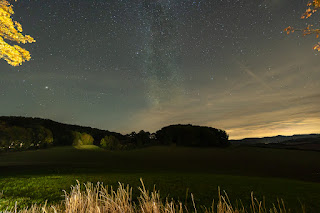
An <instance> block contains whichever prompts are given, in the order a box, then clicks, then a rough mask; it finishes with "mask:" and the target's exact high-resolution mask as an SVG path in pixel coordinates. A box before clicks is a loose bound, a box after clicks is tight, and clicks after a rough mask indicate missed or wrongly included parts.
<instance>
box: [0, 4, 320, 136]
mask: <svg viewBox="0 0 320 213" xmlns="http://www.w3.org/2000/svg"><path fill="white" fill-rule="evenodd" d="M306 4H307V1H306V0H297V1H292V0H254V1H253V0H214V1H213V0H90V1H88V0H68V1H66V0H59V1H58V0H21V1H17V2H13V5H14V10H15V15H14V16H13V19H14V20H16V21H19V22H20V23H21V24H22V26H23V28H24V33H26V34H30V35H31V36H33V37H34V38H35V39H36V40H37V42H36V43H33V44H27V45H23V47H24V48H26V49H28V50H29V51H30V53H31V56H32V59H31V61H29V62H26V63H24V64H23V65H22V66H20V67H11V66H9V65H7V64H6V62H5V61H4V60H1V61H0V73H1V78H0V102H1V107H0V115H16V116H17V115H18V116H28V117H29V116H30V117H41V118H48V119H52V120H55V121H59V122H64V123H70V124H78V125H83V126H91V127H97V128H101V129H107V130H110V131H117V132H121V133H130V132H132V131H139V130H141V129H144V130H147V131H150V132H154V131H156V130H158V129H160V128H162V127H164V126H166V125H170V124H178V123H180V124H187V123H191V124H195V125H205V126H212V127H215V128H221V129H224V130H226V131H227V132H228V133H229V135H230V138H231V139H239V138H244V137H262V136H273V135H279V134H282V135H292V134H303V133H319V132H320V107H319V105H320V81H319V79H320V71H319V70H320V60H319V59H320V54H318V52H315V51H313V50H312V47H313V45H314V44H316V43H317V42H318V41H317V39H316V38H315V36H307V37H303V36H301V34H299V33H294V34H290V35H286V34H285V33H283V29H284V28H286V27H288V26H289V25H290V26H295V27H298V28H299V27H300V28H304V27H305V26H306V23H309V24H317V23H318V22H319V14H315V15H314V16H312V17H311V18H310V20H307V22H306V20H300V16H301V14H302V13H303V12H304V11H305V9H306Z"/></svg>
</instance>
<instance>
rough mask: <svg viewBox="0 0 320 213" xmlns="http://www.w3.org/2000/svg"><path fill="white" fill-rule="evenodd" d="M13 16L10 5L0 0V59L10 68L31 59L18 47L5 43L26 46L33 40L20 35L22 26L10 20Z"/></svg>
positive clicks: (5, 0) (26, 52) (27, 53)
mask: <svg viewBox="0 0 320 213" xmlns="http://www.w3.org/2000/svg"><path fill="white" fill-rule="evenodd" d="M13 14H14V11H13V9H12V5H11V4H9V2H8V1H7V0H0V58H3V59H4V60H6V61H7V63H8V64H10V65H12V66H19V65H21V64H22V63H23V62H25V61H29V60H30V59H31V56H30V53H29V52H28V51H27V50H25V49H24V48H22V47H20V46H18V45H10V44H9V43H8V42H7V41H13V42H16V43H18V44H20V43H22V44H26V43H33V42H35V40H34V38H32V37H31V36H29V35H22V31H23V30H22V26H21V24H20V23H19V22H16V21H15V22H14V21H13V20H12V17H11V16H12V15H13ZM6 40H7V41H6Z"/></svg>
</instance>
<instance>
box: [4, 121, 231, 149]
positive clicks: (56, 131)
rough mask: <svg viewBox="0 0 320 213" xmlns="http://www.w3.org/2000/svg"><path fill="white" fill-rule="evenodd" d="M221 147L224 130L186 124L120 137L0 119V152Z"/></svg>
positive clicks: (92, 130) (80, 128)
mask: <svg viewBox="0 0 320 213" xmlns="http://www.w3.org/2000/svg"><path fill="white" fill-rule="evenodd" d="M171 144H175V145H177V146H201V147H217V146H219V147H225V146H228V145H229V142H228V134H227V133H226V132H225V131H224V130H220V129H216V128H212V127H205V126H194V125H191V124H187V125H181V124H179V125H171V126H167V127H164V128H162V129H161V130H159V131H157V132H156V133H153V134H151V133H150V132H145V131H143V130H141V131H140V132H138V133H136V132H132V133H130V134H127V135H123V134H120V133H117V132H110V131H108V130H101V129H97V128H91V127H84V126H79V125H70V124H63V123H59V122H56V121H52V120H49V119H41V118H28V117H14V116H2V117H0V151H18V150H29V149H38V148H46V147H48V146H70V145H73V146H79V145H96V146H100V147H102V148H105V149H108V150H128V149H133V148H137V147H146V146H153V145H171Z"/></svg>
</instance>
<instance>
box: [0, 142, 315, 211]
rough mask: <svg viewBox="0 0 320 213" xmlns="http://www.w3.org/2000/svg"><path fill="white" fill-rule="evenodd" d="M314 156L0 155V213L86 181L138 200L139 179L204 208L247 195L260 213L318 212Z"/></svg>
mask: <svg viewBox="0 0 320 213" xmlns="http://www.w3.org/2000/svg"><path fill="white" fill-rule="evenodd" d="M319 162H320V153H319V152H312V151H298V150H284V149H267V148H257V147H237V146H231V147H229V148H205V149H204V148H185V147H174V146H171V147H165V146H162V147H150V148H144V149H136V150H131V151H106V150H103V149H100V148H98V147H95V146H82V147H55V148H50V149H44V150H35V151H24V152H11V153H1V154H0V193H1V194H0V211H1V210H4V209H5V208H7V207H12V206H14V205H15V203H17V205H18V206H20V207H26V206H30V205H31V204H33V203H44V202H45V201H48V203H59V202H60V201H61V200H63V199H64V197H63V195H64V192H63V190H66V192H69V191H70V186H71V185H75V184H76V180H78V181H79V182H80V183H86V182H93V183H96V182H103V184H104V185H109V186H113V187H117V185H118V182H121V183H124V184H129V185H130V186H132V187H133V197H137V196H138V193H139V191H138V187H139V186H141V183H140V181H139V179H140V178H142V179H143V181H144V183H145V185H146V187H147V188H148V189H150V190H152V189H153V188H154V186H155V187H156V189H158V190H160V194H161V197H168V198H173V199H175V200H179V201H182V202H183V203H187V204H188V205H191V198H190V194H191V193H192V194H193V196H194V200H195V203H196V205H197V206H198V207H199V209H201V206H208V207H209V206H211V204H212V201H213V199H215V200H216V199H217V198H218V187H220V189H221V193H224V191H225V192H226V193H227V194H228V197H229V199H230V201H231V202H232V203H233V204H234V205H236V204H237V203H238V204H239V205H241V204H240V203H242V205H244V206H247V205H249V204H250V200H251V192H253V194H254V196H255V197H256V198H257V199H259V200H264V199H265V202H266V206H267V207H271V205H272V203H275V204H277V202H278V201H277V200H280V199H283V200H284V203H285V205H286V207H287V209H291V212H301V209H302V207H303V206H304V207H305V209H306V212H319V210H320V163H319Z"/></svg>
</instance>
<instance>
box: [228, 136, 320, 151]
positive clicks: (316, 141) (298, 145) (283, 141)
mask: <svg viewBox="0 0 320 213" xmlns="http://www.w3.org/2000/svg"><path fill="white" fill-rule="evenodd" d="M230 142H231V144H234V145H240V146H241V145H242V146H258V147H262V148H278V149H298V150H312V151H320V134H309V135H292V136H281V135H278V136H275V137H265V138H245V139H242V140H231V141H230Z"/></svg>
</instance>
